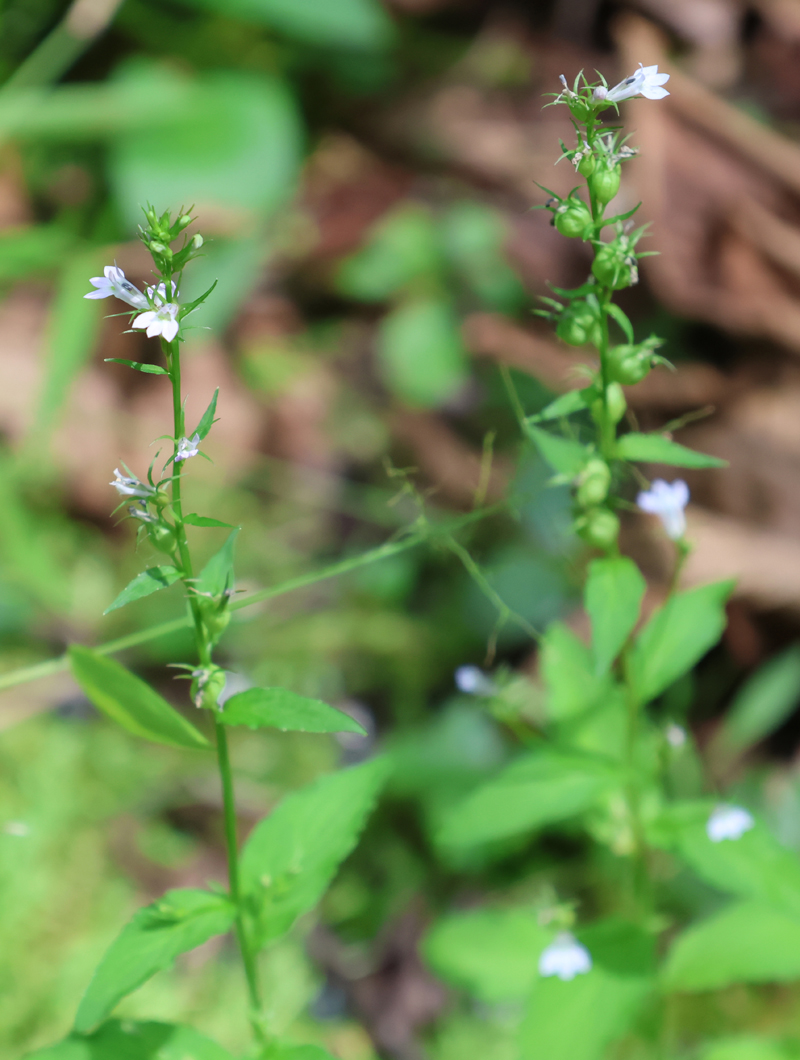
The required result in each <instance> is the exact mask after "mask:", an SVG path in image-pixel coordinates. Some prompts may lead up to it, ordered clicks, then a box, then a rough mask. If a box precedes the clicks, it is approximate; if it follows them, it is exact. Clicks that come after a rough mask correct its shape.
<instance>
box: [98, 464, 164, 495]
mask: <svg viewBox="0 0 800 1060" xmlns="http://www.w3.org/2000/svg"><path fill="white" fill-rule="evenodd" d="M114 476H115V478H114V481H113V482H109V486H113V487H114V489H115V490H116V491H117V493H118V494H119V495H120V497H144V498H147V497H152V496H153V494H154V493H155V492H156V491H155V490H154V489H153V487H152V486H148V485H147V484H146V483H145V482H140V481H139V479H138V478H136V476H135V475H123V474H122V472H121V471H120V469H119V468H118V467H115V468H114Z"/></svg>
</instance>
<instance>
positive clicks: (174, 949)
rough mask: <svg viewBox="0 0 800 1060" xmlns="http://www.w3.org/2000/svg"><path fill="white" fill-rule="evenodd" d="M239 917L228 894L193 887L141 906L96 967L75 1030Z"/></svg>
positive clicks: (91, 1024) (84, 1030)
mask: <svg viewBox="0 0 800 1060" xmlns="http://www.w3.org/2000/svg"><path fill="white" fill-rule="evenodd" d="M234 917H235V910H234V907H233V906H232V905H231V903H230V901H229V900H228V898H227V897H225V896H224V895H220V894H212V893H211V892H210V891H197V890H190V889H188V888H186V889H183V890H177V891H167V893H166V894H165V895H164V897H163V898H160V899H159V900H158V901H157V902H154V903H153V904H152V905H148V906H145V908H144V909H140V910H139V911H138V913H136V914H134V917H133V919H132V920H131V921H130V922H129V923H128V924H127V925H126V926H125V927H124V928H123V929H122V932H121V933H120V934H119V935H118V936H117V938H116V939H115V940H114V942H112V943H111V946H110V947H109V949H108V950H107V951H106V954H105V956H104V957H103V959H102V961H101V962H100V964H99V966H98V968H97V971H96V972H95V973H94V976H93V978H92V981H91V982H90V983H89V986H88V988H87V990H86V993H85V994H84V995H83V998H82V999H81V1003H80V1005H79V1006H78V1014H77V1016H76V1017H75V1030H76V1031H78V1032H79V1033H82V1034H85V1033H87V1032H88V1031H91V1030H92V1029H93V1028H94V1027H96V1026H97V1024H98V1023H100V1022H101V1021H102V1020H104V1019H105V1018H106V1016H108V1015H109V1013H110V1012H111V1011H112V1010H113V1008H114V1007H115V1005H116V1004H117V1002H119V1001H121V1000H122V998H123V997H126V996H127V995H128V994H130V993H131V992H132V991H134V990H135V989H136V988H137V987H139V986H141V985H142V983H144V982H146V981H147V980H148V979H149V978H150V977H151V976H152V975H155V973H156V972H158V971H161V970H162V969H163V968H168V967H169V966H170V965H171V964H172V962H173V961H174V960H175V958H176V957H177V956H178V954H180V953H186V952H187V950H193V949H195V947H197V946H200V945H201V944H202V943H203V942H206V941H207V940H208V939H210V938H213V936H214V935H224V934H225V932H227V931H228V930H229V929H230V927H231V925H232V924H233V921H234Z"/></svg>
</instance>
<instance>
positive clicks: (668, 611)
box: [630, 581, 733, 702]
mask: <svg viewBox="0 0 800 1060" xmlns="http://www.w3.org/2000/svg"><path fill="white" fill-rule="evenodd" d="M732 589H733V582H730V581H725V582H715V583H714V584H713V585H703V586H701V587H700V588H699V589H689V590H687V591H686V592H682V593H676V594H675V595H674V596H672V597H670V598H669V599H668V600H667V602H666V603H665V604H664V605H663V606H662V607H660V608H659V609H658V611H656V612H655V614H654V615H652V617H651V618H650V620H649V621H648V623H647V625H646V626H645V627H644V629H643V630H642V631H641V633H640V634H639V635H638V637H637V638H636V640H635V642H634V646H633V651H632V653H631V658H630V667H631V678H632V681H633V686H634V688H635V690H636V693H637V695H638V696H639V697H640V699H641V700H642V701H643V702H647V701H649V700H651V699H655V697H656V696H658V695H660V694H661V693H662V692H663V691H664V690H665V689H666V688H668V687H669V686H670V685H671V684H672V682H673V681H676V680H677V679H678V678H679V677H681V676H682V675H683V674H685V673H686V671H687V670H689V669H690V668H691V667H692V666H694V664H695V663H696V662H697V661H698V660H699V659H701V658H702V657H703V655H705V653H706V652H707V651H708V650H709V648H711V647H712V646H713V645H714V644H715V643H716V642H717V640H719V636H720V634H721V633H722V630H723V629H724V628H725V602H726V600H727V599H728V597H729V596H730V593H731V590H732Z"/></svg>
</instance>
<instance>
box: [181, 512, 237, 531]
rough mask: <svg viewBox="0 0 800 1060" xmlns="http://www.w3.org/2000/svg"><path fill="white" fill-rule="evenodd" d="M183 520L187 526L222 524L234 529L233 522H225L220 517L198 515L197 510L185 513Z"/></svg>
mask: <svg viewBox="0 0 800 1060" xmlns="http://www.w3.org/2000/svg"><path fill="white" fill-rule="evenodd" d="M183 521H184V523H186V525H187V526H222V527H226V528H227V529H228V530H231V529H234V527H233V524H232V523H223V522H220V520H219V519H212V518H211V517H210V516H208V515H197V513H196V512H191V513H190V514H189V515H184V517H183Z"/></svg>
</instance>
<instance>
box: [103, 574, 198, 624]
mask: <svg viewBox="0 0 800 1060" xmlns="http://www.w3.org/2000/svg"><path fill="white" fill-rule="evenodd" d="M178 578H180V573H179V571H178V570H177V568H175V567H172V566H169V565H165V566H163V567H148V568H147V570H143V571H142V573H141V574H137V575H136V577H135V578H134V579H133V581H130V582H128V584H127V585H126V586H125V588H124V589H123V590H122V592H121V593H120V594H119V596H118V597H117V598H116V600H115V601H114V603H113V604H110V605H109V606H108V607H107V608H106V609H105V611H104V612H103V614H104V615H107V614H108V613H109V611H116V610H117V608H118V607H124V606H125V604H130V603H132V602H133V601H134V600H141V599H142V597H143V596H150V594H151V593H157V592H158V590H159V589H166V588H167V587H168V586H170V585H172V584H173V583H174V582H176V581H177V580H178Z"/></svg>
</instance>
